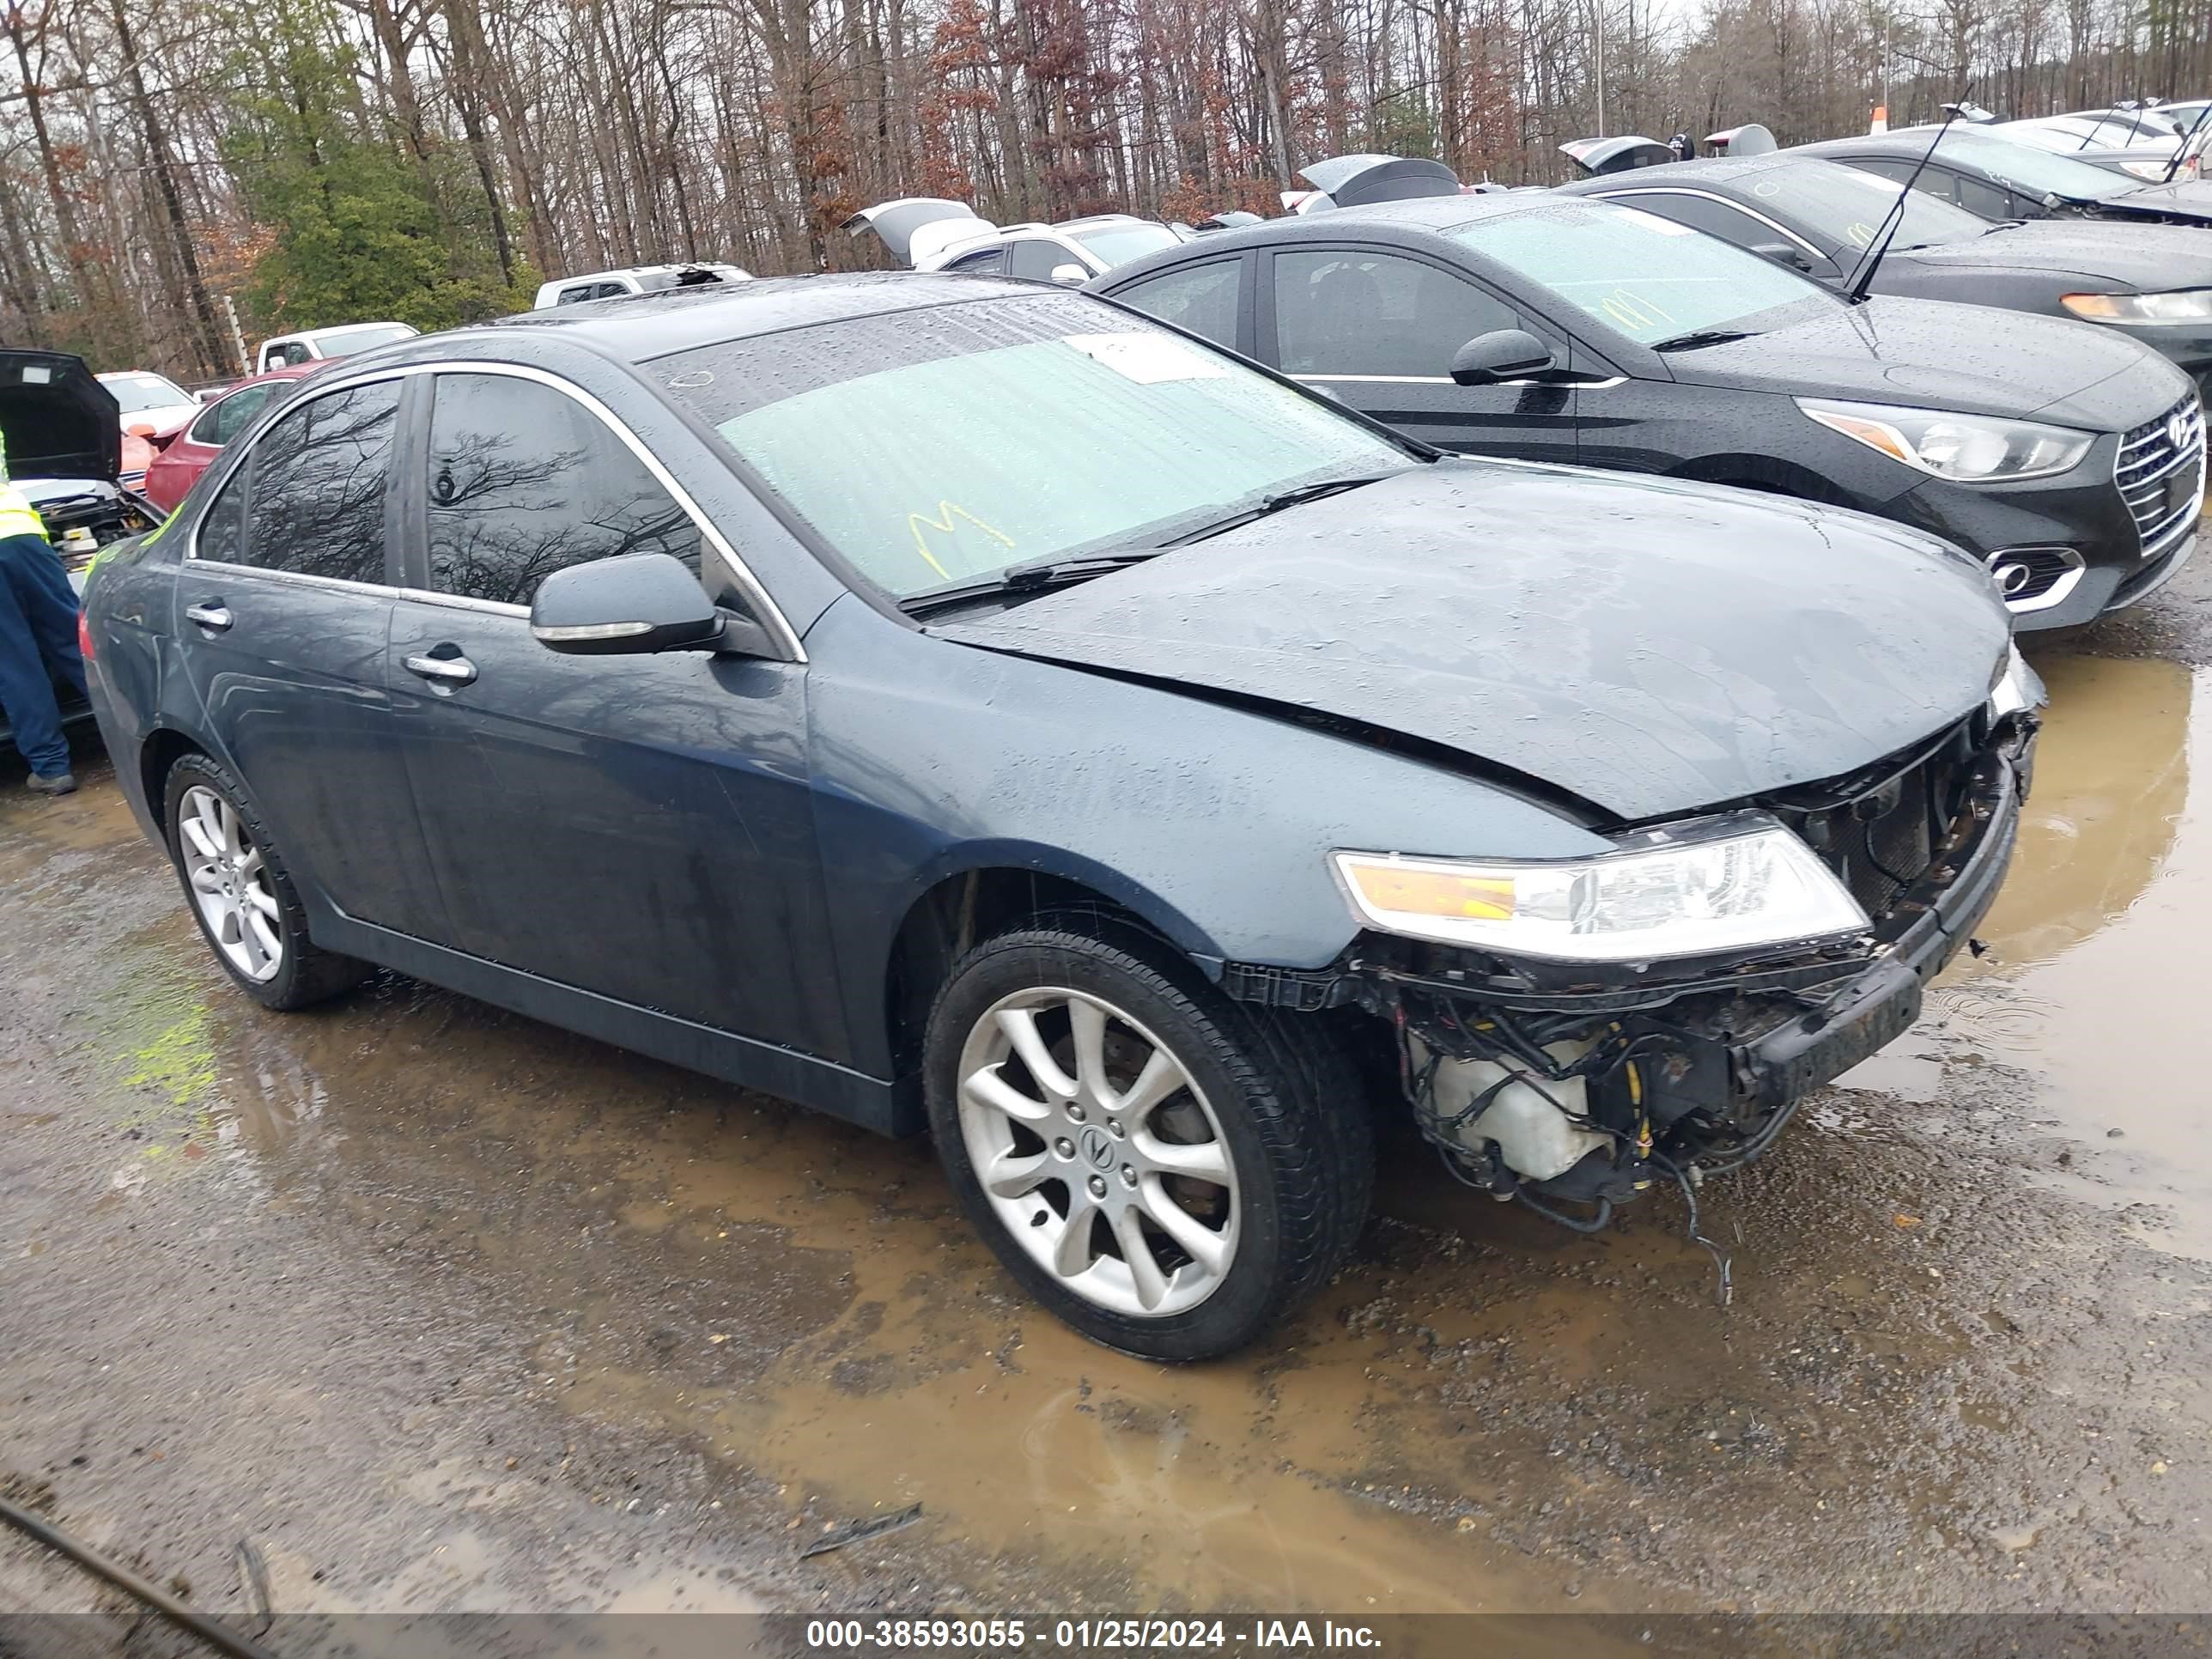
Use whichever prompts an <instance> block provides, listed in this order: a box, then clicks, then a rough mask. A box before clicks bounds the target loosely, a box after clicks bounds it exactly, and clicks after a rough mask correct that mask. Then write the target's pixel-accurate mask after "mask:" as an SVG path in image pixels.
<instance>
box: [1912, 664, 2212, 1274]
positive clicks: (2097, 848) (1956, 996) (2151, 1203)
mask: <svg viewBox="0 0 2212 1659" xmlns="http://www.w3.org/2000/svg"><path fill="white" fill-rule="evenodd" d="M2038 666H2039V669H2040V671H2041V672H2042V673H2043V675H2044V678H2045V680H2046V681H2047V682H2048V684H2049V685H2050V689H2051V708H2049V710H2048V711H2046V712H2047V719H2046V723H2045V728H2044V732H2043V737H2042V740H2041V743H2040V744H2039V752H2038V757H2037V764H2036V777H2035V787H2034V791H2033V795H2032V797H2031V799H2030V800H2029V802H2028V807H2027V815H2026V819H2025V822H2024V823H2023V826H2022V830H2021V845H2020V851H2019V854H2018V855H2017V857H2016V860H2015V864H2014V866H2013V872H2012V875H2011V878H2009V880H2008V882H2007V884H2006V886H2005V890H2004V892H2003V893H2002V895H2001V896H2000V897H1999V898H1998V901H1997V904H1996V908H1995V909H1994V910H1993V911H1992V912H1991V913H1990V917H1989V920H1988V921H1987V922H1986V923H1985V924H1984V927H1983V930H1982V933H1983V937H1984V939H1985V940H1986V941H1987V943H1988V945H1989V946H1990V955H1989V956H1988V957H1985V958H1984V959H1983V960H1981V961H1978V962H1977V961H1974V960H1972V959H1971V958H1966V957H1961V958H1960V960H1959V961H1958V962H1957V963H1954V965H1953V966H1952V968H1951V969H1950V970H1949V971H1948V973H1947V974H1946V975H1945V976H1944V978H1943V979H1942V981H1939V982H1938V984H1937V986H1936V988H1935V990H1934V991H1933V993H1932V994H1931V995H1930V997H1929V1014H1930V1016H1931V1017H1932V1020H1933V1024H1934V1029H1935V1037H1936V1043H1937V1044H1938V1045H1939V1046H1940V1047H1941V1048H1943V1049H1945V1050H1947V1051H1948V1052H1949V1053H1951V1054H1954V1055H1966V1056H1978V1057H1979V1058H1981V1059H1984V1060H1990V1061H1994V1062H1996V1063H1998V1064H2001V1065H2004V1066H2014V1067H2017V1068H2018V1069H2019V1070H2020V1071H2021V1072H2022V1073H2027V1076H2028V1077H2029V1078H2030V1079H2033V1081H2034V1083H2035V1084H2036V1085H2037V1086H2036V1087H2035V1088H2034V1090H2033V1093H2032V1094H2031V1095H2029V1096H2027V1097H2024V1098H2022V1099H2021V1102H2020V1107H2021V1110H2022V1111H2023V1112H2024V1113H2025V1114H2026V1115H2027V1120H2028V1123H2029V1124H2030V1125H2032V1126H2033V1127H2035V1128H2037V1129H2039V1130H2044V1131H2055V1132H2056V1133H2058V1134H2060V1135H2062V1136H2064V1137H2066V1138H2068V1139H2074V1140H2077V1141H2079V1142H2081V1143H2082V1144H2083V1145H2084V1146H2087V1147H2089V1148H2093V1152H2092V1153H2090V1154H2089V1155H2087V1156H2079V1157H2077V1158H2076V1159H2075V1168H2076V1169H2077V1170H2079V1172H2080V1173H2079V1174H2078V1176H2074V1177H2072V1178H2068V1177H2065V1176H2048V1175H2045V1176H2039V1178H2044V1179H2054V1180H2057V1181H2060V1182H2063V1188H2064V1189H2065V1190H2067V1191H2068V1192H2069V1193H2071V1194H2074V1195H2075V1196H2080V1197H2087V1198H2089V1199H2091V1200H2095V1201H2098V1202H2100V1203H2103V1204H2106V1205H2107V1206H2113V1205H2117V1206H2122V1207H2123V1208H2124V1210H2125V1211H2126V1212H2127V1214H2128V1221H2129V1225H2130V1231H2131V1232H2132V1233H2134V1234H2135V1235H2136V1237H2139V1238H2140V1239H2142V1241H2143V1242H2144V1243H2149V1244H2152V1245H2154V1246H2155V1247H2158V1248H2160V1249H2167V1250H2171V1251H2174V1252H2177V1253H2179V1254H2184V1255H2191V1256H2194V1257H2197V1258H2198V1259H2200V1260H2212V1133H2208V1131H2212V1077H2208V1075H2207V1073H2206V1071H2205V1068H2204V1066H2203V1063H2202V1061H2203V1057H2202V1056H2200V1055H2199V1054H2197V1046H2196V1039H2197V1036H2200V1035H2202V1034H2203V1030H2205V1027H2206V1023H2207V1019H2208V1015H2212V1005H2208V1002H2207V981H2208V974H2207V971H2206V969H2207V964H2208V958H2212V809H2208V805H2207V797H2206V794H2205V792H2204V789H2203V782H2202V781H2203V780H2207V779H2212V719H2208V718H2207V717H2206V715H2207V711H2208V709H2212V673H2208V672H2206V671H2201V670H2200V671H2195V672H2192V671H2191V670H2189V669H2187V668H2185V667H2182V666H2180V665H2177V664H2174V663H2171V662H2166V661H2160V660H2148V659H2107V658H2097V657H2081V656H2057V657H2053V658H2050V659H2045V660H2043V661H2041V662H2039V664H2038ZM2192 780H2195V781H2197V782H2196V784H2195V787H2192ZM1928 1032H1929V1025H1928V1024H1923V1027H1922V1028H1921V1031H1920V1033H1919V1034H1918V1035H1920V1036H1922V1038H1923V1041H1926V1040H1927V1036H1928ZM1884 1058H1887V1057H1886V1056H1885V1057H1884ZM2146 1206H2147V1207H2146Z"/></svg>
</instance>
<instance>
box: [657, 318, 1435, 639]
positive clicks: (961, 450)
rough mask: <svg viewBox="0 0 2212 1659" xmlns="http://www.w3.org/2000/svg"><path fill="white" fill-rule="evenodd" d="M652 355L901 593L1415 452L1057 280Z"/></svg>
mask: <svg viewBox="0 0 2212 1659" xmlns="http://www.w3.org/2000/svg"><path fill="white" fill-rule="evenodd" d="M653 369H654V371H655V372H656V373H658V374H659V377H660V379H661V383H662V384H663V385H664V386H666V387H667V388H668V390H669V392H670V393H671V396H673V397H674V398H676V399H677V401H678V403H680V404H684V406H685V407H686V408H688V409H690V410H692V411H693V412H694V413H696V414H697V415H699V416H701V417H702V418H703V419H704V420H705V421H706V422H708V424H709V425H710V426H712V427H713V428H714V430H715V431H716V432H717V433H719V434H720V435H721V438H722V441H724V442H725V443H726V444H728V445H729V447H731V449H732V450H733V451H735V452H736V453H737V454H738V456H739V457H740V458H741V459H743V460H744V461H745V462H746V463H747V465H750V467H751V468H752V470H753V471H755V472H756V473H757V474H758V475H759V476H760V477H761V478H763V480H764V481H765V482H766V483H768V484H769V486H770V487H771V488H772V489H774V490H775V492H776V494H777V495H781V497H782V498H783V500H784V501H785V502H786V503H787V505H788V506H789V507H791V508H792V509H793V510H794V511H795V512H797V513H799V515H800V516H801V517H802V518H804V519H805V520H806V521H807V522H808V523H809V524H811V526H813V527H814V528H815V530H816V531H817V532H819V533H820V534H821V536H822V537H823V539H824V540H825V541H827V542H828V543H829V545H830V546H831V547H832V548H834V549H835V550H836V551H837V552H838V553H839V554H841V555H842V556H843V557H844V558H845V560H846V561H847V562H848V563H849V564H851V565H853V566H854V567H855V568H857V569H858V570H859V571H860V574H862V575H863V576H865V577H866V579H867V580H869V581H871V582H872V583H874V584H875V585H876V586H878V587H880V588H882V589H884V591H886V592H890V594H892V595H894V596H896V597H897V598H900V599H906V598H910V597H912V596H914V595H915V594H918V593H922V592H927V591H929V590H931V589H933V588H940V587H945V586H949V585H951V584H954V583H961V582H968V581H973V580H977V579H980V578H987V577H990V576H993V575H994V574H997V573H999V572H1000V571H1002V570H1004V569H1006V568H1007V567H1008V566H1010V565H1016V564H1029V563H1033V562H1037V561H1040V560H1051V559H1058V558H1062V557H1066V556H1075V555H1079V554H1083V553H1087V552H1093V551H1102V550H1107V549H1127V548H1134V547H1152V546H1158V545H1159V544H1162V543H1164V542H1165V541H1168V540H1170V539H1171V538H1173V537H1175V536H1176V535H1177V534H1179V533H1182V532H1187V531H1189V530H1192V529H1194V528H1197V527H1199V526H1202V525H1205V524H1207V523H1210V522H1212V521H1213V520H1218V519H1220V518H1222V517H1224V516H1225V515H1226V514H1228V513H1231V512H1232V511H1234V510H1236V509H1237V507H1239V506H1241V505H1249V504H1252V503H1255V502H1256V501H1259V500H1261V498H1263V497H1265V496H1266V495H1271V494H1273V493H1274V492H1276V491H1278V490H1281V489H1287V488H1290V487H1291V486H1294V485H1297V484H1300V483H1310V482H1314V481H1316V480H1319V479H1322V478H1329V477H1345V476H1350V475H1353V474H1363V473H1375V472H1381V471H1394V470H1397V469H1401V468H1403V467H1405V466H1407V465H1411V464H1412V456H1411V454H1410V453H1409V452H1407V450H1404V449H1401V448H1400V447H1398V446H1397V445H1395V444H1394V443H1392V442H1391V441H1389V440H1388V439H1386V438H1383V437H1382V436H1381V435H1377V434H1376V433H1374V432H1371V431H1370V430H1369V429H1368V428H1365V427H1364V426H1362V425H1360V424H1359V423H1358V422H1355V421H1353V420H1352V419H1350V418H1349V417H1347V416H1343V415H1340V414H1338V413H1337V412H1335V411H1334V410H1332V409H1331V408H1330V407H1329V406H1328V404H1325V403H1321V402H1317V401H1316V400H1315V399H1313V398H1308V397H1305V396H1304V395H1303V394H1301V393H1299V392H1296V391H1294V390H1292V389H1291V387H1289V386H1283V385H1281V384H1280V383H1279V382H1277V381H1274V380H1269V379H1267V377H1266V376H1265V375H1262V374H1257V373H1255V372H1254V371H1253V370H1251V369H1249V368H1244V367H1243V366H1242V365H1241V364H1239V363H1237V362H1235V361H1234V360H1233V359H1231V358H1230V357H1227V356H1224V355H1222V354H1219V353H1217V352H1214V351H1212V350H1209V349H1206V347H1204V346H1200V345H1197V344H1194V343H1192V342H1190V341H1188V340H1186V339H1184V338H1183V337H1181V336H1179V335H1175V334H1170V333H1169V332H1168V331H1166V330H1164V329H1160V328H1155V327H1152V326H1151V325H1148V324H1146V323H1145V322H1143V321H1141V320H1139V319H1137V318H1134V317H1132V316H1130V315H1129V314H1128V313H1126V312H1123V311H1120V310H1117V309H1115V308H1113V307H1108V306H1105V305H1102V304H1100V303H1099V302H1098V301H1095V300H1085V299H1083V298H1080V297H1079V296H1077V295H1051V294H1047V295H1035V296H1030V295H1024V296H1022V297H1019V298H996V297H994V298H993V299H990V300H987V301H971V302H969V303H967V304H963V305H956V306H940V307H934V308H932V309H929V310H925V311H905V312H894V313H888V314H885V315H880V316H874V317H862V318H855V319H850V320H848V321H845V322H839V323H829V324H823V325H817V326H815V327H811V328H799V329H793V330H790V331H787V332H784V333H781V334H775V335H769V336H763V337H758V338H754V339H745V340H733V341H730V342H728V343H725V344H721V345H714V346H706V347H702V348H700V349H696V350H692V351H685V352H680V353H678V354H677V355H675V356H670V357H664V358H661V359H659V361H658V362H655V363H654V364H653ZM1189 556H1200V555H1195V554H1194V555H1189Z"/></svg>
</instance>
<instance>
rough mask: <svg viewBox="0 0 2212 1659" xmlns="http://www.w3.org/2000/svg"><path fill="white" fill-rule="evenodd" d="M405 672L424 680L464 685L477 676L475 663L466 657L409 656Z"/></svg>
mask: <svg viewBox="0 0 2212 1659" xmlns="http://www.w3.org/2000/svg"><path fill="white" fill-rule="evenodd" d="M406 663H407V671H408V672H409V673H410V674H415V675H419V676H420V677H421V678H423V679H426V680H442V681H444V682H446V683H447V684H449V685H466V684H469V682H470V681H471V680H473V679H475V678H476V677H477V665H475V664H474V663H472V662H471V661H470V660H469V659H467V658H466V657H410V658H408V659H406Z"/></svg>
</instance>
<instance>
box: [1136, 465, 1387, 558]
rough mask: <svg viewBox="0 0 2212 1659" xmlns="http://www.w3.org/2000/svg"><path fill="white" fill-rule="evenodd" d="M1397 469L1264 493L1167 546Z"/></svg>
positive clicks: (1215, 532) (1198, 538)
mask: <svg viewBox="0 0 2212 1659" xmlns="http://www.w3.org/2000/svg"><path fill="white" fill-rule="evenodd" d="M1397 476H1398V475H1397V474H1396V473H1395V472H1367V473H1362V474H1360V475H1359V476H1358V477H1351V478H1316V480H1315V481H1314V482H1313V483H1302V484H1293V485H1292V486H1291V488H1290V489H1279V490H1277V491H1275V492H1274V494H1273V495H1262V496H1261V498H1260V499H1259V500H1258V501H1255V502H1254V503H1252V505H1250V506H1249V507H1238V508H1237V511H1235V512H1234V513H1230V514H1228V515H1227V516H1226V517H1224V518H1219V519H1216V520H1213V521H1212V523H1211V524H1202V525H1200V526H1199V527H1198V528H1197V529H1195V530H1187V531H1185V532H1183V533H1182V535H1180V536H1177V537H1176V538H1174V539H1172V540H1170V541H1166V542H1163V543H1162V544H1161V545H1162V546H1163V547H1182V546H1185V545H1187V544H1189V543H1191V542H1202V541H1204V540H1205V539H1206V538H1207V537H1208V536H1218V535H1220V534H1221V533H1222V532H1224V531H1228V530H1234V529H1236V528H1237V526H1239V525H1248V524H1250V523H1251V522H1252V521H1253V520H1255V519H1264V518H1266V517H1267V515H1268V514H1269V513H1280V512H1281V511H1283V509H1284V508H1285V507H1297V506H1299V505H1301V504H1302V503H1304V502H1306V501H1319V500H1321V498H1322V496H1324V495H1342V494H1343V493H1344V492H1345V491H1346V490H1347V489H1358V488H1359V487H1360V486H1361V485H1363V484H1371V483H1382V481H1383V479H1385V478H1395V477H1397Z"/></svg>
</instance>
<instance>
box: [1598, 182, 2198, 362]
mask: <svg viewBox="0 0 2212 1659" xmlns="http://www.w3.org/2000/svg"><path fill="white" fill-rule="evenodd" d="M1903 188H1904V186H1903V185H1899V184H1893V183H1892V182H1891V181H1890V180H1888V179H1882V178H1878V177H1876V176H1875V174H1873V173H1868V172H1865V171H1863V170H1862V169H1860V168H1858V167H1844V166H1843V165H1842V164H1841V163H1839V162H1835V161H1821V160H1820V159H1819V158H1817V157H1814V156H1809V155H1801V154H1798V153H1796V152H1791V151H1784V152H1780V153H1778V154H1773V155H1753V156H1740V157H1739V156H1729V157H1722V158H1717V159H1715V160H1712V161H1677V162H1674V163H1672V164H1670V165H1668V166H1666V167H1646V168H1644V169H1642V170H1641V171H1638V172H1636V173H1630V174H1626V175H1624V176H1620V177H1610V178H1600V179H1583V180H1580V181H1579V182H1577V183H1575V184H1572V185H1565V186H1563V191H1564V193H1566V194H1570V195H1582V196H1598V197H1604V198H1605V199H1606V200H1607V201H1614V202H1620V203H1624V204H1629V205H1632V206H1635V207H1639V208H1642V209H1643V210H1644V211H1645V212H1647V213H1656V214H1658V215H1660V216H1662V217H1665V218H1668V219H1672V220H1674V222H1676V223H1677V224H1683V225H1689V226H1692V227H1693V228H1696V229H1699V230H1702V231H1705V232H1706V233H1707V234H1711V235H1714V236H1717V237H1719V238H1721V239H1722V240H1723V241H1729V242H1733V243H1735V245H1736V246H1738V247H1741V248H1748V249H1750V250H1751V251H1753V252H1757V253H1759V254H1762V255H1764V256H1765V257H1767V258H1771V259H1774V260H1777V261H1778V262H1780V263H1782V264H1787V265H1789V266H1790V267H1791V268H1792V269H1794V270H1802V271H1803V272H1805V273H1806V274H1807V275H1808V276H1812V277H1814V279H1815V280H1817V281H1819V282H1820V283H1825V284H1826V285H1827V286H1828V287H1830V288H1833V289H1838V290H1839V291H1845V292H1848V291H1850V290H1851V289H1853V288H1854V286H1855V284H1856V285H1857V286H1858V287H1860V288H1862V289H1863V291H1866V292H1869V293H1873V294H1887V295H1896V296H1898V297H1899V298H1904V299H1916V300H1951V301H1962V302H1964V303H1966V304H1967V305H1977V306H1995V307H2002V308H2003V309H2005V310H2007V311H2027V312H2036V313H2041V314H2042V315H2044V316H2046V317H2069V318H2076V319H2081V321H2084V322H2089V323H2095V324H2097V325H2100V326H2102V327H2106V328H2109V329H2112V330H2114V331H2119V332H2124V333H2126V334H2128V335H2130V336H2131V337H2134V338H2136V339H2140V340H2141V341H2142V343H2144V344H2145V345H2147V346H2149V347H2151V348H2152V349H2154V350H2156V351H2157V352H2159V353H2160V355H2161V356H2165V357H2167V358H2169V359H2171V360H2172V362H2173V363H2174V364H2175V366H2176V367H2178V368H2180V369H2181V371H2182V372H2183V373H2184V374H2187V375H2188V376H2189V377H2190V378H2191V380H2194V381H2195V382H2196V383H2197V386H2199V387H2200V388H2202V387H2203V386H2205V385H2206V384H2207V383H2208V382H2212V233H2208V232H2206V231H2204V230H2203V229H2197V228H2190V227H2187V226H2182V225H2156V224H2137V225H2125V226H2123V225H2118V224H2110V225H2106V224H2089V223H2086V222H2082V221H2081V220H2079V219H2062V220H2039V221H2035V222H2031V223H2008V224H2001V225H1999V224H1991V223H1990V222H1988V221H1987V220H1984V219H1980V218H1977V217H1976V216H1974V215H1973V214H1971V213H1968V212H1966V211H1965V210H1962V209H1960V208H1956V207H1953V206H1952V205H1950V204H1948V203H1945V202H1940V201H1938V200H1936V198H1935V197H1932V196H1930V195H1929V194H1928V193H1927V192H1925V191H1913V192H1912V193H1911V197H1910V199H1909V200H1908V201H1906V202H1905V206H1904V213H1903V216H1902V217H1901V219H1900V220H1899V224H1898V227H1897V230H1896V233H1895V234H1894V235H1893V237H1892V238H1891V240H1890V242H1889V244H1888V247H1887V252H1884V253H1883V255H1882V257H1881V260H1880V261H1879V263H1878V264H1874V265H1872V266H1871V267H1870V270H1871V275H1870V276H1869V277H1868V279H1867V280H1866V281H1865V282H1864V283H1857V278H1858V277H1859V276H1861V274H1862V267H1863V265H1864V264H1865V259H1866V255H1867V253H1868V251H1869V245H1870V244H1871V243H1873V241H1874V240H1875V237H1876V236H1877V234H1879V233H1880V231H1881V226H1882V223H1883V221H1884V220H1885V219H1886V218H1887V216H1888V215H1889V213H1890V210H1892V209H1893V207H1895V206H1896V205H1897V199H1898V197H1899V193H1900V191H1902V190H1903Z"/></svg>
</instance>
